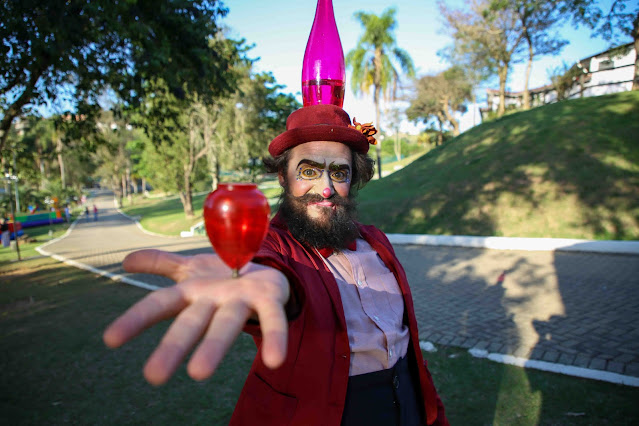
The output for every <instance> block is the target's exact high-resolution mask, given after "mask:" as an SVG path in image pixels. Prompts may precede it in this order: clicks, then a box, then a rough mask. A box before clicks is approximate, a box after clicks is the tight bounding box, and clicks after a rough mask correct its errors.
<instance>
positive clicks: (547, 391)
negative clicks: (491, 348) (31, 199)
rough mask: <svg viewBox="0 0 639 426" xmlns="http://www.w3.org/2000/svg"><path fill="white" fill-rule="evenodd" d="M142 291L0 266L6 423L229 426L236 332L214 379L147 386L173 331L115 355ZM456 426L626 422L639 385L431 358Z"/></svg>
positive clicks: (446, 356)
mask: <svg viewBox="0 0 639 426" xmlns="http://www.w3.org/2000/svg"><path fill="white" fill-rule="evenodd" d="M144 294H146V292H145V291H143V290H140V289H137V288H134V287H130V286H126V285H123V284H118V283H115V282H112V281H110V280H107V279H104V278H102V277H98V276H95V275H93V274H91V273H89V272H86V271H82V270H79V269H74V268H71V267H68V266H65V265H63V264H60V263H58V262H55V261H53V260H52V259H49V258H40V259H33V260H28V261H24V262H13V263H4V264H2V265H0V345H2V347H3V348H4V350H3V351H2V352H1V353H0V371H2V375H3V379H2V381H0V395H1V397H0V412H2V417H3V418H4V419H5V420H4V423H5V424H11V425H13V424H24V425H27V424H34V425H35V424H45V423H46V424H64V423H76V424H92V425H93V424H104V425H111V424H148V423H152V424H157V425H174V424H216V425H223V424H227V423H228V420H229V418H230V415H231V413H232V411H233V408H234V406H235V402H236V400H237V397H238V395H239V392H240V389H241V387H242V385H243V383H244V379H245V377H246V374H247V372H248V369H249V367H250V363H251V360H252V358H253V356H254V355H255V348H254V346H253V343H252V340H251V339H250V338H248V337H246V336H243V337H241V338H240V339H239V340H238V341H237V342H236V344H235V346H234V347H233V349H232V350H233V356H232V357H229V358H227V359H226V360H225V361H224V363H223V364H222V366H221V368H220V369H219V371H218V372H217V374H216V375H215V376H214V377H213V378H212V379H211V380H208V381H205V382H203V383H197V382H194V381H192V380H191V379H189V378H188V376H187V375H186V374H185V371H184V368H182V369H180V370H179V372H178V373H177V375H176V377H174V378H173V379H172V380H171V381H170V382H169V383H168V384H167V385H165V386H163V387H159V388H155V387H152V386H150V385H148V384H147V383H146V382H145V381H144V379H143V377H142V373H141V369H142V366H143V363H144V360H145V359H146V357H147V356H148V355H149V354H150V352H151V350H152V349H153V348H154V346H155V344H156V343H157V342H158V340H159V338H160V336H161V335H162V333H163V331H164V330H165V329H166V327H167V326H168V323H167V324H164V325H162V326H159V327H157V328H155V329H152V330H149V331H148V332H146V333H144V334H143V335H142V336H140V337H138V338H137V339H136V340H135V341H134V342H132V343H130V344H128V345H126V346H125V347H124V348H122V349H119V350H115V351H114V350H110V349H107V348H106V347H105V346H104V345H103V343H102V340H101V334H102V331H103V330H104V328H105V327H106V325H107V324H108V323H109V322H111V321H112V320H113V319H114V318H115V317H116V316H117V315H118V314H119V313H120V312H122V311H123V310H125V309H126V308H127V307H128V306H130V305H131V304H132V303H133V302H135V301H136V300H138V299H139V298H140V297H142V296H143V295H144ZM425 356H426V357H427V358H428V359H429V363H430V368H431V371H432V373H433V376H434V379H435V382H436V385H437V387H438V388H439V391H440V393H441V396H442V399H443V400H444V403H445V405H446V409H447V413H448V417H449V419H450V421H451V423H452V424H453V425H477V424H480V425H483V424H495V425H537V424H544V425H545V424H561V425H572V424H575V425H592V424H611V425H631V424H637V422H638V421H639V404H637V401H639V389H637V388H631V387H623V386H617V385H611V384H607V383H600V382H596V381H589V380H584V379H576V378H571V377H566V376H560V375H555V374H551V373H545V372H539V371H534V370H524V369H521V368H517V367H512V366H504V365H501V364H496V363H493V362H491V361H488V360H485V359H476V358H472V357H471V356H470V355H468V353H467V352H465V351H462V350H459V349H455V348H442V347H440V349H439V351H438V352H436V353H427V354H425Z"/></svg>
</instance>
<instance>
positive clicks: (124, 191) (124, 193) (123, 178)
mask: <svg viewBox="0 0 639 426" xmlns="http://www.w3.org/2000/svg"><path fill="white" fill-rule="evenodd" d="M120 181H121V185H122V198H124V197H127V198H129V191H128V190H129V188H127V184H126V174H123V175H122V176H121V179H120Z"/></svg>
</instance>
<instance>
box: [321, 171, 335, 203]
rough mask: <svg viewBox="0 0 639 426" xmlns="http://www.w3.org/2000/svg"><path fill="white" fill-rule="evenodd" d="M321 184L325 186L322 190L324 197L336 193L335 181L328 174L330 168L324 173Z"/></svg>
mask: <svg viewBox="0 0 639 426" xmlns="http://www.w3.org/2000/svg"><path fill="white" fill-rule="evenodd" d="M320 185H321V186H323V187H324V188H323V189H322V190H321V194H322V197H324V198H329V197H330V196H332V195H333V194H334V193H335V188H333V181H332V180H331V178H330V176H329V174H328V170H327V171H326V172H325V173H324V176H323V178H322V180H321V183H320ZM320 188H321V187H320Z"/></svg>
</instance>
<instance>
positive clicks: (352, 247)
mask: <svg viewBox="0 0 639 426" xmlns="http://www.w3.org/2000/svg"><path fill="white" fill-rule="evenodd" d="M346 248H347V249H349V250H350V251H356V250H357V240H353V241H351V242H350V243H348V244H346ZM317 251H318V252H319V254H321V255H322V257H324V259H328V258H329V257H330V255H332V254H333V252H334V251H335V250H333V249H332V248H330V247H324V248H321V249H317Z"/></svg>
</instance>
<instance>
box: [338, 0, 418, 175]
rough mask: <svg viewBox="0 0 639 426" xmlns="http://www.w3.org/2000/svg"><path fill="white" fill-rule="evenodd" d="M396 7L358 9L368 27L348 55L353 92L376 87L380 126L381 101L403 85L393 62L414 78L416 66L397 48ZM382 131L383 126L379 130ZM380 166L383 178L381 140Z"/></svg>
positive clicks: (360, 17) (367, 90) (374, 95)
mask: <svg viewBox="0 0 639 426" xmlns="http://www.w3.org/2000/svg"><path fill="white" fill-rule="evenodd" d="M395 12H396V9H395V8H392V7H391V8H388V9H386V10H385V11H384V12H383V13H382V15H381V16H377V15H375V14H372V13H365V12H356V13H355V18H356V19H357V20H358V21H359V22H360V23H361V24H362V26H363V27H364V35H362V36H361V37H360V39H359V41H358V42H357V46H355V49H353V50H351V51H350V52H348V54H347V55H346V66H347V67H350V68H352V69H353V74H352V76H351V87H352V90H353V93H354V94H355V95H358V94H360V93H366V94H368V93H369V90H370V88H371V86H372V87H373V102H374V103H375V124H376V125H377V126H378V127H379V125H380V123H381V121H380V116H379V115H380V106H379V104H380V100H381V98H382V97H383V99H384V101H387V102H388V101H390V102H392V101H394V100H395V98H396V93H397V87H398V84H399V74H398V72H397V69H396V68H395V66H394V65H393V62H394V61H395V62H397V63H398V64H399V66H400V68H401V69H402V71H404V72H405V73H406V74H408V75H409V76H411V77H413V76H414V75H415V66H414V65H413V60H412V59H411V57H410V55H409V54H408V52H406V51H405V50H403V49H400V48H399V47H397V42H396V41H395V35H394V34H393V31H394V30H395V27H396V26H397V21H396V20H395ZM378 130H379V129H378ZM377 167H378V172H379V178H380V179H381V178H382V161H381V143H378V144H377Z"/></svg>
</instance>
